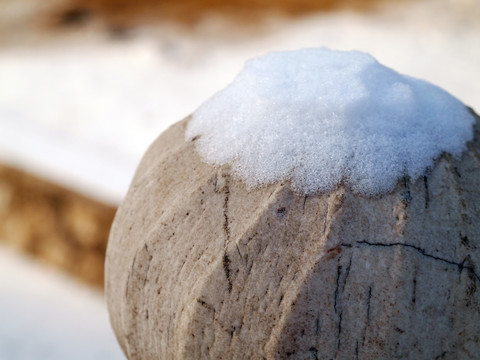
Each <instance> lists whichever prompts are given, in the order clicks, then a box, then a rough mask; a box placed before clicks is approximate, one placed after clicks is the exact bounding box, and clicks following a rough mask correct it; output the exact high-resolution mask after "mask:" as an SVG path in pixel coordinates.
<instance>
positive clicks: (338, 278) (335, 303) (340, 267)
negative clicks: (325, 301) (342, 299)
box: [333, 265, 342, 314]
mask: <svg viewBox="0 0 480 360" xmlns="http://www.w3.org/2000/svg"><path fill="white" fill-rule="evenodd" d="M341 272H342V265H338V267H337V280H336V285H335V298H334V302H333V310H335V314H337V313H338V310H337V302H338V295H339V294H338V293H339V289H340V273H341Z"/></svg>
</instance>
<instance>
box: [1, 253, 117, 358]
mask: <svg viewBox="0 0 480 360" xmlns="http://www.w3.org/2000/svg"><path fill="white" fill-rule="evenodd" d="M0 273H1V276H0V294H1V296H0V309H1V311H0V359H1V360H7V359H8V360H27V359H44V360H64V359H72V360H75V359H78V360H84V359H92V360H95V359H98V360H114V359H125V357H124V355H123V353H122V351H121V349H120V346H119V345H118V343H117V341H116V339H115V337H114V334H113V331H112V329H111V328H110V324H109V320H108V314H107V309H106V306H105V302H104V299H103V297H102V296H101V295H100V294H99V293H97V292H96V291H93V290H91V289H88V288H86V287H84V286H82V285H79V284H77V283H75V282H73V281H72V280H71V279H68V278H67V277H65V276H64V275H60V274H59V273H57V272H54V271H53V270H50V269H47V268H44V267H43V266H40V265H39V264H36V263H33V262H31V261H28V260H27V259H25V258H21V257H20V256H19V255H17V254H15V253H13V252H11V250H8V249H6V248H4V247H0Z"/></svg>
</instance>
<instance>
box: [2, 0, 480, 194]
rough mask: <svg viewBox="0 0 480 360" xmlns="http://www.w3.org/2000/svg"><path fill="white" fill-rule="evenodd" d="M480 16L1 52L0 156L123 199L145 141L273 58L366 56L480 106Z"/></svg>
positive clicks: (415, 14) (472, 9)
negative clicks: (246, 69)
mask: <svg viewBox="0 0 480 360" xmlns="http://www.w3.org/2000/svg"><path fill="white" fill-rule="evenodd" d="M479 15H480V5H479V4H478V2H475V1H468V0H463V1H457V2H454V1H448V0H442V1H437V0H424V1H417V2H412V3H410V2H406V3H403V2H400V3H398V4H390V5H388V6H385V8H382V9H379V10H378V11H376V12H373V13H368V14H360V13H353V12H333V13H325V14H319V15H312V16H309V17H303V18H297V19H296V20H289V21H287V20H285V19H271V21H270V22H269V23H268V24H267V25H265V26H264V27H263V28H262V30H261V31H260V32H259V34H258V36H256V37H254V38H253V37H252V36H251V35H250V36H248V35H247V34H245V35H242V34H241V32H240V33H238V32H237V33H236V34H233V35H232V36H229V35H228V33H226V31H225V26H226V25H225V24H224V23H222V22H220V21H212V22H211V23H209V24H208V26H206V25H205V26H204V28H203V29H204V30H202V27H200V28H199V29H200V30H199V31H198V32H196V33H186V32H182V31H180V30H178V29H177V30H176V29H174V28H165V29H156V31H147V30H145V31H139V33H138V34H137V35H135V36H132V37H131V38H129V39H127V40H123V41H116V42H112V41H111V40H108V41H106V40H104V39H103V38H101V37H94V36H93V37H92V36H89V37H86V38H85V39H83V40H82V41H78V42H72V41H69V42H68V44H67V43H62V42H61V41H60V42H58V41H57V42H55V43H52V44H46V45H44V46H36V47H34V48H21V47H8V48H4V49H3V50H1V49H0V79H2V81H1V82H0V128H1V129H2V131H1V132H0V160H3V161H6V162H9V163H13V164H15V165H17V166H23V167H25V168H27V169H29V170H33V171H35V172H37V173H40V175H43V176H46V177H49V178H52V179H54V180H56V181H60V182H63V183H66V184H67V185H69V186H72V187H74V188H77V189H79V190H80V191H83V192H86V193H88V194H91V195H94V196H95V197H98V198H101V199H104V200H106V201H109V202H113V203H118V201H120V199H121V198H122V196H123V195H124V193H125V191H126V189H127V187H128V183H129V181H130V178H131V176H132V174H133V171H134V169H135V166H136V164H137V162H138V160H139V158H140V156H141V154H142V153H143V152H144V151H145V149H146V147H147V146H148V144H149V143H151V142H152V141H153V139H154V138H155V137H157V136H158V134H159V133H160V132H161V131H162V130H164V129H166V128H167V127H168V126H169V125H170V124H172V123H173V122H175V121H178V120H180V119H182V118H183V117H185V116H186V115H188V114H189V113H191V112H192V111H193V110H195V109H196V107H197V106H198V105H199V104H201V103H202V102H203V101H204V100H206V99H207V98H208V97H209V96H210V95H212V94H213V93H214V92H215V91H217V90H219V89H221V88H222V87H223V86H225V85H226V84H227V83H228V82H229V81H231V79H232V78H233V76H234V75H235V74H236V73H237V72H238V71H239V70H240V69H241V67H242V64H243V63H244V61H245V60H246V59H248V58H250V57H252V56H256V55H259V54H263V53H265V52H267V51H271V50H287V49H298V48H302V47H312V46H328V47H331V48H334V49H358V50H363V51H366V52H369V53H371V54H372V55H374V56H375V57H376V58H377V59H378V60H379V61H381V62H382V63H384V64H385V65H387V66H390V67H393V68H394V69H396V70H398V71H400V72H403V73H406V74H410V75H413V76H416V77H420V78H424V79H427V80H429V81H431V82H433V83H435V84H438V85H440V86H441V87H443V88H445V89H446V90H447V91H449V92H451V93H452V94H453V95H455V96H457V97H458V98H460V100H462V101H463V102H464V103H466V104H468V105H470V106H472V107H474V108H476V109H480V81H479V80H480V67H479V66H478V64H480V23H479V22H478V21H477V19H478V16H479ZM205 29H206V30H205ZM216 32H217V33H221V34H222V36H218V37H215V36H213V35H212V34H214V33H216Z"/></svg>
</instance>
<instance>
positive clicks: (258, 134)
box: [186, 48, 474, 195]
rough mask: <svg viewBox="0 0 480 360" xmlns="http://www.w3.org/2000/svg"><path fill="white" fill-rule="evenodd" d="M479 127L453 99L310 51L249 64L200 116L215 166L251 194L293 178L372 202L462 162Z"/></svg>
mask: <svg viewBox="0 0 480 360" xmlns="http://www.w3.org/2000/svg"><path fill="white" fill-rule="evenodd" d="M473 122H474V118H473V116H472V115H471V114H470V113H469V111H468V109H467V108H466V107H465V106H464V105H463V104H462V103H461V102H460V101H458V100H457V99H455V98H454V97H453V96H451V95H450V94H448V93H447V92H445V91H443V90H442V89H440V88H439V87H437V86H434V85H432V84H430V83H428V82H426V81H423V80H419V79H415V78H412V77H409V76H404V75H401V74H399V73H397V72H395V71H394V70H392V69H390V68H387V67H385V66H383V65H381V64H380V63H379V62H377V61H376V60H375V59H374V58H373V57H372V56H370V55H368V54H366V53H362V52H358V51H333V50H329V49H327V48H311V49H303V50H298V51H288V52H274V53H270V54H268V55H265V56H262V57H258V58H255V59H253V60H250V61H248V62H247V63H246V65H245V67H244V69H243V70H242V71H241V72H240V73H239V74H238V76H237V77H236V78H235V80H234V81H233V82H232V83H231V84H230V85H229V86H228V87H227V88H225V89H224V90H223V91H221V92H219V93H217V94H216V95H215V96H213V97H212V98H211V99H210V100H209V101H207V102H206V103H205V104H203V105H202V106H201V107H200V108H199V109H198V110H197V111H196V112H195V113H194V115H193V118H192V120H191V121H190V123H189V126H188V128H187V132H186V137H187V139H191V138H193V137H194V136H197V135H201V137H200V138H199V140H198V141H197V149H198V151H199V152H200V154H201V155H202V156H203V157H204V158H205V159H206V161H207V162H209V163H212V164H217V165H223V164H226V163H231V164H232V168H233V170H234V172H235V173H236V174H237V175H238V176H240V177H241V178H242V179H243V180H244V181H245V182H246V183H247V185H248V186H259V185H265V184H268V183H272V182H275V181H280V180H287V179H288V180H291V181H292V184H293V187H294V188H295V189H297V190H298V191H299V192H301V193H305V194H310V193H315V192H318V191H326V190H330V189H332V188H333V187H334V186H335V185H337V184H339V183H341V182H345V183H346V184H347V185H348V186H349V187H351V188H352V189H353V190H355V191H358V192H361V193H363V194H366V195H378V194H382V193H385V192H388V191H390V190H392V189H393V187H394V186H395V185H396V183H397V180H398V178H400V177H402V176H405V175H407V176H409V177H410V178H411V180H412V181H414V180H415V179H417V178H418V177H419V176H420V175H422V174H424V173H425V171H426V170H427V168H429V167H431V166H432V165H433V162H434V160H435V159H436V158H437V157H439V156H440V155H441V154H442V152H448V153H451V154H453V155H454V156H459V155H460V154H461V152H462V151H463V150H464V149H465V147H466V142H467V141H469V140H471V139H472V136H473V129H472V125H473Z"/></svg>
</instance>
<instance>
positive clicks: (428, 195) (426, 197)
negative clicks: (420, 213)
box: [423, 175, 430, 209]
mask: <svg viewBox="0 0 480 360" xmlns="http://www.w3.org/2000/svg"><path fill="white" fill-rule="evenodd" d="M423 185H424V186H425V209H428V205H429V202H430V194H429V192H428V177H427V176H426V175H425V176H424V177H423Z"/></svg>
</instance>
